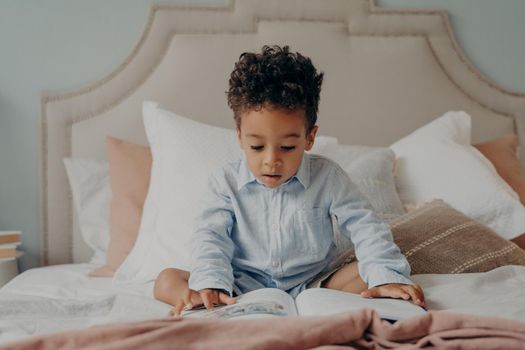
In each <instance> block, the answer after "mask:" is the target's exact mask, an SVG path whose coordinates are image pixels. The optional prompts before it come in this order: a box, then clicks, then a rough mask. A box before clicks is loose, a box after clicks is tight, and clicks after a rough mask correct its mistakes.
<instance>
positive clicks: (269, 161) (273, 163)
mask: <svg viewBox="0 0 525 350" xmlns="http://www.w3.org/2000/svg"><path fill="white" fill-rule="evenodd" d="M281 164H282V162H281V160H280V159H279V157H278V155H277V154H276V153H274V152H268V154H267V155H266V157H265V159H264V165H266V166H268V167H271V168H274V167H278V166H280V165H281Z"/></svg>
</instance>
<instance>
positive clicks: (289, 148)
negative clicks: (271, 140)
mask: <svg viewBox="0 0 525 350" xmlns="http://www.w3.org/2000/svg"><path fill="white" fill-rule="evenodd" d="M281 149H282V150H283V151H286V152H290V151H293V150H294V149H295V146H281Z"/></svg>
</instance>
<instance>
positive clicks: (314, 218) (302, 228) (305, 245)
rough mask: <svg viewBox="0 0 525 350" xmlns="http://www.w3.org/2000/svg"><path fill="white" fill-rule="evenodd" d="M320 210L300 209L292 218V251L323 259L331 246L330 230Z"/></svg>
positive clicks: (325, 214) (323, 213) (329, 224)
mask: <svg viewBox="0 0 525 350" xmlns="http://www.w3.org/2000/svg"><path fill="white" fill-rule="evenodd" d="M328 219H329V217H328V215H327V213H326V211H324V210H323V209H322V208H311V209H300V210H298V211H296V212H295V213H294V214H293V216H292V220H291V221H292V226H291V228H290V239H291V242H290V244H291V246H292V251H295V252H296V253H299V254H302V255H304V254H308V255H309V256H310V257H317V258H324V257H325V256H326V255H327V253H328V250H329V249H330V247H331V245H332V234H331V232H332V228H331V223H330V220H328Z"/></svg>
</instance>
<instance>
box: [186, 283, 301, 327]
mask: <svg viewBox="0 0 525 350" xmlns="http://www.w3.org/2000/svg"><path fill="white" fill-rule="evenodd" d="M236 299H237V302H236V303H235V304H232V305H221V306H215V307H214V309H213V310H206V309H205V308H204V307H199V309H198V310H193V311H184V312H183V313H182V316H184V317H200V318H221V319H230V318H235V319H240V318H245V319H246V318H249V319H253V318H267V317H279V316H294V315H297V310H296V308H295V303H294V301H293V299H292V297H290V296H289V295H288V294H287V293H286V292H283V291H282V290H280V289H276V288H264V289H258V290H254V291H252V292H249V293H246V294H243V295H241V296H239V297H237V298H236Z"/></svg>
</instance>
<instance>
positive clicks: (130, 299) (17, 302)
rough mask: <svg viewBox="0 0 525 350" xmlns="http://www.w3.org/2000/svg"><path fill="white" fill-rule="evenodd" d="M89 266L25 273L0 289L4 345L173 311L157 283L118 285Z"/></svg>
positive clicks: (0, 336)
mask: <svg viewBox="0 0 525 350" xmlns="http://www.w3.org/2000/svg"><path fill="white" fill-rule="evenodd" d="M94 267H95V266H93V265H90V264H71V265H57V266H48V267H42V268H36V269H31V270H27V271H25V272H24V273H22V274H20V275H18V276H17V277H16V278H14V279H13V280H11V281H10V282H9V283H8V284H7V285H5V286H4V287H3V288H2V289H0V343H5V342H8V341H11V340H16V339H20V338H25V337H27V336H30V335H35V334H45V333H53V332H58V331H65V330H71V329H80V328H84V327H88V326H91V325H95V324H104V323H114V322H130V321H141V320H146V319H152V318H161V317H164V316H166V315H167V314H168V312H169V310H170V307H169V305H167V304H164V303H162V302H160V301H157V300H155V299H154V298H153V296H152V290H153V284H152V283H150V284H147V285H116V284H114V283H112V280H111V278H101V277H88V276H87V273H88V272H89V271H91V270H93V269H94Z"/></svg>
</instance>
